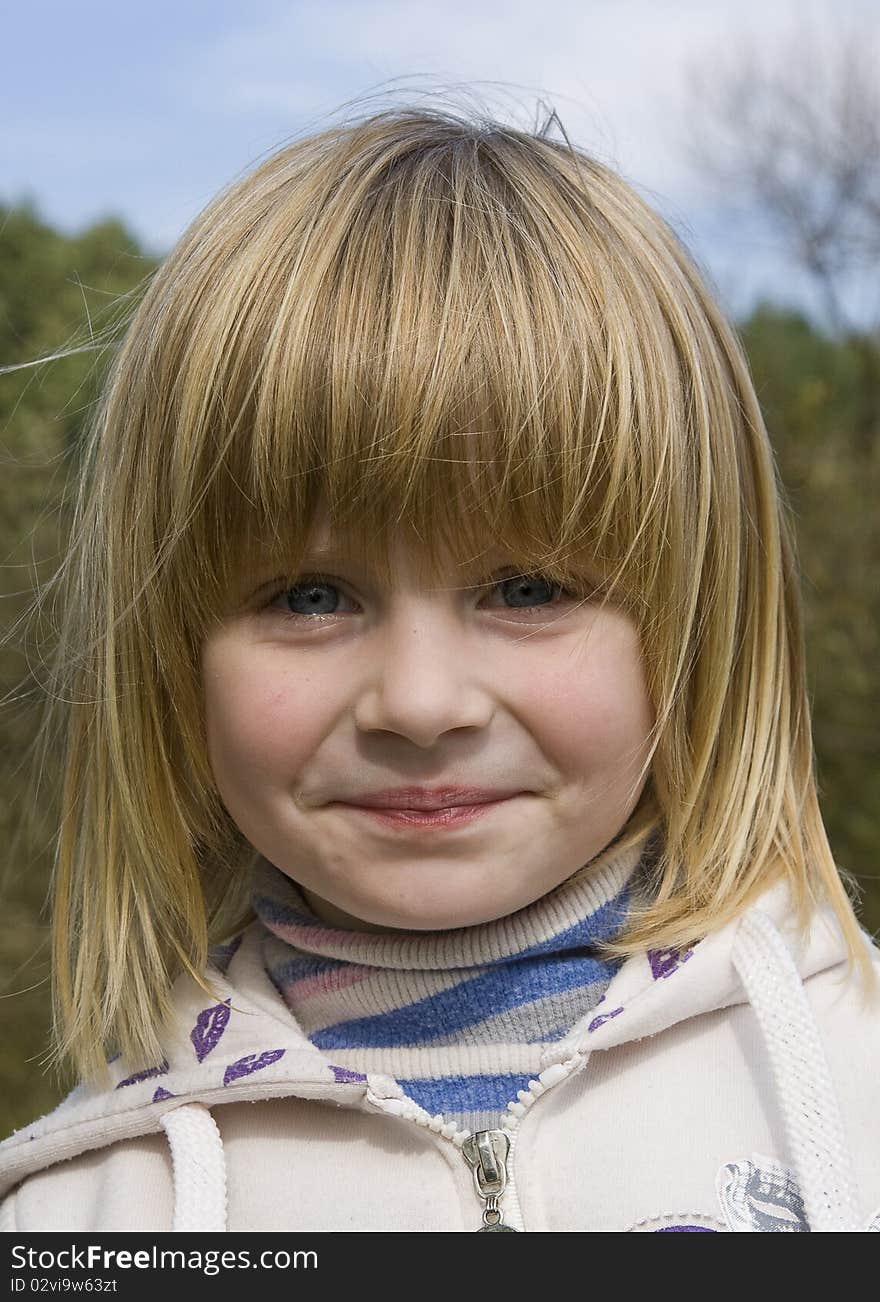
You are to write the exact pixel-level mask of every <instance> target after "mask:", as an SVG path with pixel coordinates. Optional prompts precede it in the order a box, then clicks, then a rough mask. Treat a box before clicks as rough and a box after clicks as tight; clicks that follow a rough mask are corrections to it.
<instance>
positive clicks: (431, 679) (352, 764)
mask: <svg viewBox="0 0 880 1302" xmlns="http://www.w3.org/2000/svg"><path fill="white" fill-rule="evenodd" d="M330 541H331V540H330V538H329V537H328V535H327V533H326V531H323V532H322V531H318V532H317V534H316V535H315V536H313V542H314V544H315V545H314V547H313V548H312V549H311V550H310V552H309V555H308V557H307V561H306V564H304V565H303V567H302V569H301V571H300V573H299V575H298V576H297V578H296V583H295V586H293V587H292V586H291V584H290V582H289V581H284V582H283V583H280V584H275V585H272V586H270V587H269V589H268V590H267V591H266V590H264V591H262V592H255V591H252V592H250V593H247V594H245V597H246V605H245V606H244V608H243V609H237V610H236V612H235V613H234V614H231V615H230V616H229V617H228V618H226V619H225V620H224V621H223V623H222V624H220V625H218V626H217V627H216V628H215V629H214V631H213V632H212V633H211V635H210V636H209V637H208V638H207V639H206V641H205V643H204V646H203V655H202V672H203V685H204V698H205V715H206V727H207V739H208V751H209V757H210V762H211V766H212V770H213V773H214V777H215V780H216V783H217V787H218V790H219V792H220V796H221V798H222V800H223V802H224V804H225V806H226V809H227V810H228V812H229V814H230V815H231V817H232V818H233V819H234V821H235V823H236V824H237V825H238V827H239V829H240V830H241V831H242V833H243V834H244V835H245V837H246V838H247V840H248V841H249V842H250V843H251V844H252V845H253V846H254V848H255V849H257V850H259V851H260V853H261V854H262V855H263V856H264V857H265V858H266V859H268V860H269V861H270V862H271V863H273V864H275V865H276V866H277V867H278V868H280V869H281V870H282V872H284V873H286V874H287V875H288V876H289V877H290V878H292V879H293V880H294V881H295V882H297V883H298V884H299V886H300V887H301V888H302V890H303V891H304V893H305V896H306V899H307V900H308V902H309V904H310V905H311V907H312V908H313V910H314V911H315V912H316V913H317V914H318V915H319V916H320V917H321V918H323V919H324V920H325V921H327V922H329V923H331V924H333V925H335V926H342V927H350V928H356V929H369V930H377V929H382V928H406V929H415V930H431V929H443V928H451V927H466V926H472V925H474V924H477V923H483V922H488V921H491V920H492V919H494V918H499V917H502V916H505V915H507V914H509V913H513V912H514V911H515V910H517V909H521V908H523V907H524V906H526V905H527V904H530V903H532V901H534V900H536V899H538V898H539V897H540V896H542V895H545V894H546V893H547V892H548V891H550V890H552V889H553V888H554V887H555V886H558V885H559V884H560V883H561V882H563V881H564V880H565V879H566V878H567V877H570V876H571V875H572V873H574V872H575V871H576V870H577V869H578V868H580V867H581V866H582V865H583V864H584V863H586V862H587V861H589V860H590V859H592V858H594V857H595V856H596V855H597V854H599V853H600V852H601V851H602V850H603V849H604V848H605V846H606V845H608V844H609V842H610V841H612V840H613V839H614V837H615V836H616V835H617V834H618V832H619V831H620V830H621V828H622V827H623V825H624V824H625V823H626V820H627V819H628V817H629V815H630V814H631V813H632V811H633V809H634V808H635V806H636V804H637V803H638V799H639V795H640V794H641V791H642V787H643V786H644V780H642V781H641V782H638V781H637V779H638V775H639V772H640V769H641V767H642V765H643V764H644V763H645V761H646V759H647V757H648V754H649V738H648V734H649V730H650V729H651V726H652V724H653V721H654V716H653V711H652V708H651V705H650V702H649V700H648V697H647V693H646V687H645V680H644V676H643V669H642V662H641V656H640V649H639V642H638V635H637V630H636V627H635V625H634V623H633V622H632V621H631V620H630V618H629V617H628V616H626V615H624V614H623V613H622V612H621V611H620V610H618V609H616V608H614V607H612V606H609V607H607V608H606V609H605V610H600V609H599V605H598V602H597V601H592V602H591V600H590V597H589V592H590V583H589V575H586V574H585V581H584V587H583V590H582V592H580V593H578V594H576V595H574V596H569V595H567V594H566V593H564V592H563V591H562V590H561V589H560V588H558V587H556V586H554V585H553V584H552V583H551V582H550V580H548V579H546V578H544V577H543V576H541V575H539V574H533V575H529V576H528V577H527V578H523V577H522V576H521V575H520V576H519V577H517V574H518V571H517V569H516V566H515V564H513V563H512V561H511V558H510V557H507V556H505V555H503V554H501V553H500V552H499V553H497V554H493V555H491V556H489V557H488V558H484V561H483V562H482V563H481V568H480V570H479V571H476V570H475V571H474V573H473V574H469V575H467V576H465V577H463V573H462V571H461V570H455V569H452V570H450V572H449V574H448V581H447V580H446V579H445V578H444V582H443V584H442V586H441V587H439V588H438V587H437V586H434V587H428V586H424V585H423V584H422V582H421V580H420V579H419V577H418V575H417V565H416V559H417V558H416V553H415V551H414V550H413V549H412V548H411V547H410V546H409V545H408V544H407V543H405V542H404V541H403V540H402V539H401V538H399V537H398V538H397V539H396V540H395V541H396V545H395V549H394V557H395V572H394V582H393V585H392V586H391V587H390V588H384V587H382V586H381V585H380V584H379V581H378V578H377V576H375V575H373V574H371V573H368V572H366V571H365V568H364V565H363V563H362V561H361V560H359V558H358V556H356V555H351V554H347V553H346V552H345V551H344V550H343V551H342V553H341V554H340V551H339V549H338V548H334V549H333V551H332V552H330V551H329V548H328V549H327V554H324V555H322V554H321V549H322V547H327V545H328V544H329V543H330ZM257 581H258V580H257ZM478 584H479V585H484V586H477V585H478ZM279 588H283V589H284V591H281V592H279V591H278V589H279ZM403 787H409V788H412V787H420V788H429V789H431V788H433V789H435V801H436V789H437V788H441V787H442V788H450V787H451V788H456V787H458V788H482V789H483V790H484V793H491V792H495V793H497V794H498V795H499V796H504V797H507V798H505V799H498V800H496V801H495V802H493V803H488V804H486V805H485V807H484V808H483V811H482V813H481V814H479V815H478V816H477V815H475V814H473V813H472V812H469V810H468V809H465V810H464V813H463V814H462V811H461V806H468V805H470V810H471V811H472V809H473V805H472V803H471V802H473V800H474V798H475V797H474V794H473V792H471V793H467V792H465V793H463V794H462V793H459V794H458V795H456V794H455V793H450V792H448V791H447V792H446V793H444V794H445V796H446V801H445V803H449V802H450V801H452V802H456V803H457V804H458V805H459V807H460V808H459V811H458V812H457V813H453V814H452V815H449V814H447V815H445V816H444V815H437V814H434V815H431V814H424V813H423V814H422V815H421V816H419V815H418V814H409V815H407V814H406V813H403V814H401V813H400V812H399V811H398V813H397V814H396V815H389V814H388V813H387V811H386V813H385V814H384V815H383V814H378V813H376V812H375V811H374V812H371V813H370V812H366V811H365V809H364V808H363V807H358V802H359V800H361V799H363V798H364V797H365V796H367V795H370V794H372V793H377V792H387V791H388V790H389V789H394V788H403ZM411 794H412V793H410V795H409V796H406V795H405V796H404V797H403V798H402V803H403V804H406V802H407V799H410V797H411ZM429 799H430V793H429ZM444 818H445V820H446V821H443V820H444Z"/></svg>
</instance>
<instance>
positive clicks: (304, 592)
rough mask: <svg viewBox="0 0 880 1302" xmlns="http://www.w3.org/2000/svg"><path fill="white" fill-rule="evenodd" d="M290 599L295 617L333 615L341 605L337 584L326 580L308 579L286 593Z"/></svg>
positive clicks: (291, 609)
mask: <svg viewBox="0 0 880 1302" xmlns="http://www.w3.org/2000/svg"><path fill="white" fill-rule="evenodd" d="M284 595H285V596H286V598H288V599H289V604H290V611H292V613H293V615H333V613H335V612H336V608H337V607H338V604H340V596H338V589H337V587H336V585H335V583H328V582H325V581H324V579H320V578H312V579H306V582H305V583H297V585H296V586H294V587H289V589H286V591H285V592H284Z"/></svg>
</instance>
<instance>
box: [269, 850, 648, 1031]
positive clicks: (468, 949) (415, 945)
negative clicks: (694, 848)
mask: <svg viewBox="0 0 880 1302" xmlns="http://www.w3.org/2000/svg"><path fill="white" fill-rule="evenodd" d="M649 839H650V838H649V837H648V836H647V835H646V836H645V837H644V838H643V839H642V840H641V841H640V842H638V843H637V844H636V845H634V846H631V847H630V848H629V849H627V850H623V851H621V850H619V849H618V848H617V846H616V845H615V844H612V845H611V846H609V847H607V848H606V849H605V850H604V851H602V852H601V853H600V854H599V855H597V856H596V857H595V859H593V860H592V861H591V862H590V864H589V865H587V866H586V867H585V868H583V869H581V870H580V871H579V872H578V873H577V874H575V875H574V876H573V877H571V878H569V879H567V880H566V881H564V882H562V883H561V885H559V886H557V887H556V888H555V889H554V890H552V891H550V892H548V893H547V894H546V895H543V896H541V898H540V899H538V900H535V901H534V903H532V904H529V905H527V906H526V907H525V908H522V909H518V910H517V911H516V912H515V913H511V914H508V915H507V916H506V917H503V918H497V919H495V920H494V921H492V922H485V923H481V924H478V925H477V926H473V927H458V928H453V929H449V930H444V931H425V932H374V931H353V930H347V929H345V928H341V927H334V926H331V925H330V924H328V923H326V922H323V921H322V920H321V919H320V918H318V917H317V916H316V915H315V914H314V913H313V912H312V910H311V909H310V908H309V906H308V905H307V903H306V901H305V899H304V897H303V894H302V891H301V890H300V888H299V887H298V886H297V884H296V883H295V882H293V881H292V880H291V879H290V878H289V877H287V876H286V874H284V873H283V872H282V871H281V870H280V869H279V868H277V867H276V866H275V865H274V864H272V863H270V862H269V861H268V860H266V859H265V858H263V857H261V858H259V859H258V860H257V862H256V864H255V868H254V877H253V897H252V904H253V908H254V911H255V912H256V914H257V916H258V917H259V918H260V920H261V921H262V923H263V925H264V926H265V928H266V929H267V931H269V932H270V933H271V934H272V935H273V936H274V937H276V938H277V939H278V940H280V941H283V942H284V943H285V944H286V945H288V946H290V947H291V948H292V949H293V950H295V951H298V952H299V953H300V954H310V955H313V956H315V957H316V958H323V959H329V960H334V959H335V960H337V961H342V962H345V963H353V964H358V965H359V966H366V967H375V968H384V969H393V970H398V971H422V972H430V971H435V972H437V971H444V970H453V969H454V970H459V971H460V970H461V969H466V968H472V967H485V966H487V965H495V964H500V963H504V962H508V961H510V960H512V959H521V958H524V957H526V956H531V955H536V954H540V953H550V952H554V953H558V952H559V951H561V950H566V949H580V948H583V947H585V946H589V945H590V944H591V943H592V942H595V941H596V940H600V939H607V938H609V937H611V936H613V935H614V934H616V932H617V931H618V930H619V929H620V927H621V925H622V924H623V922H624V919H625V915H626V904H627V900H626V899H621V898H620V897H621V892H622V891H623V888H624V886H625V885H626V884H627V883H628V882H630V879H631V878H632V877H633V874H634V872H635V869H636V868H637V867H638V866H639V864H640V861H642V860H643V859H644V858H645V854H646V850H647V848H648V842H649ZM627 894H628V893H627ZM273 948H274V952H275V956H276V958H277V956H278V955H279V952H280V951H279V950H278V949H277V948H275V947H273ZM294 1011H295V1010H294Z"/></svg>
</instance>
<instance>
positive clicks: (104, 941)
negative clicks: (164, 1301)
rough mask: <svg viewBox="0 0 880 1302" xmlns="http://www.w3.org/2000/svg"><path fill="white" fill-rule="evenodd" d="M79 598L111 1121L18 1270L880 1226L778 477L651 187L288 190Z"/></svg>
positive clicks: (87, 998)
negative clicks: (400, 1244) (192, 1238)
mask: <svg viewBox="0 0 880 1302" xmlns="http://www.w3.org/2000/svg"><path fill="white" fill-rule="evenodd" d="M58 581H59V585H61V587H60V590H61V592H62V593H63V594H64V598H63V602H62V605H61V606H60V609H61V610H62V612H63V626H62V629H61V638H60V642H59V647H58V654H57V674H56V679H55V682H54V684H53V692H52V695H53V697H54V698H57V700H58V702H60V703H65V704H64V705H63V708H65V709H66V714H65V716H64V727H65V733H64V744H65V752H64V753H65V771H64V785H63V796H62V811H61V812H62V820H61V825H60V832H59V839H58V847H57V862H56V871H55V884H54V959H55V1000H56V1021H57V1043H56V1057H57V1059H58V1060H59V1061H63V1060H66V1061H68V1062H69V1063H72V1064H73V1065H74V1066H75V1068H76V1070H77V1072H78V1074H79V1078H80V1082H81V1083H80V1084H79V1085H78V1086H77V1088H76V1089H74V1090H73V1092H72V1093H71V1094H70V1095H69V1096H68V1097H67V1098H66V1099H65V1100H64V1102H63V1103H62V1104H61V1105H60V1106H59V1107H58V1108H56V1110H55V1111H54V1112H52V1113H51V1114H50V1115H48V1116H46V1117H43V1118H42V1119H40V1120H39V1121H36V1122H35V1123H34V1124H33V1125H30V1126H26V1127H25V1128H24V1129H23V1130H21V1131H19V1132H17V1133H16V1134H14V1135H13V1136H12V1137H10V1138H9V1139H8V1140H6V1141H5V1143H4V1144H3V1145H0V1158H2V1162H0V1168H2V1192H3V1193H5V1201H4V1202H3V1207H2V1217H3V1225H4V1226H5V1228H7V1229H9V1230H16V1231H28V1230H43V1231H45V1230H56V1231H57V1230H64V1231H94V1230H135V1229H136V1230H148V1231H154V1232H157V1231H165V1230H169V1229H173V1230H178V1231H181V1230H207V1231H215V1230H229V1231H236V1230H245V1231H267V1230H282V1229H283V1230H287V1231H290V1230H355V1231H390V1230H393V1231H401V1230H403V1231H412V1230H432V1231H434V1230H436V1231H456V1230H461V1231H480V1230H482V1231H507V1232H516V1231H519V1232H522V1231H526V1232H529V1231H541V1230H564V1231H583V1230H590V1231H592V1230H600V1231H609V1230H610V1231H623V1230H626V1231H630V1230H633V1231H634V1230H639V1231H641V1230H647V1231H653V1230H661V1231H669V1230H673V1231H726V1230H735V1231H739V1230H746V1231H748V1230H773V1231H800V1230H865V1229H869V1228H873V1229H875V1230H876V1229H880V1219H878V1217H877V1212H878V1208H880V1126H878V1124H877V1120H876V1113H875V1110H874V1108H873V1106H872V1093H873V1089H874V1081H875V1080H876V1078H877V1072H878V1068H880V1010H878V1001H877V984H876V975H877V970H878V967H880V956H878V953H877V951H876V950H875V949H874V948H873V947H872V945H871V942H870V938H869V937H868V936H867V935H866V934H865V933H864V932H863V931H862V930H861V929H860V927H859V924H858V922H857V920H856V917H855V915H854V913H853V910H852V907H851V904H850V902H849V896H848V893H847V890H846V889H845V887H844V884H843V882H842V880H841V875H840V873H839V872H838V869H837V867H836V865H835V863H834V859H833V856H832V852H831V849H830V847H829V844H828V841H827V838H826V834H825V831H824V828H823V824H822V820H821V817H820V812H819V807H818V803H817V797H816V789H815V783H814V777H813V755H812V743H811V731H810V721H809V714H808V698H807V691H806V683H805V668H804V649H803V637H802V625H801V611H800V605H799V595H798V579H797V569H796V562H795V554H794V548H793V544H792V535H791V529H790V525H789V524H788V521H787V517H786V514H785V510H784V508H783V499H782V495H781V491H780V486H779V483H778V480H777V476H776V471H775V467H774V462H773V456H772V451H771V448H770V445H769V442H768V439H767V435H766V432H765V429H764V426H763V424H762V420H761V415H760V412H759V409H758V404H757V401H756V398H755V394H754V391H753V389H752V386H751V383H750V380H749V375H748V371H747V366H746V363H745V361H744V358H743V355H742V353H741V350H740V347H739V345H738V343H737V341H736V339H735V337H734V335H733V334H732V332H731V330H730V328H729V327H728V326H727V325H726V324H725V322H724V320H723V319H722V317H721V315H720V314H719V311H718V309H717V308H716V306H715V305H714V304H713V302H712V300H711V298H710V296H709V295H708V293H707V291H706V289H705V287H704V285H703V284H702V282H701V279H700V277H699V275H698V273H697V272H696V270H695V269H694V266H693V264H692V263H691V261H690V260H689V259H688V257H687V255H686V253H685V252H684V251H683V249H682V248H681V246H680V245H679V243H678V242H677V240H676V238H675V236H674V235H673V234H672V233H671V232H670V230H669V228H668V227H667V226H666V225H665V224H664V223H663V222H662V221H661V220H660V218H659V217H658V216H657V215H656V214H655V213H653V212H652V211H651V210H650V209H649V208H648V207H646V206H645V204H644V203H643V202H642V201H641V200H640V199H639V198H638V197H637V195H636V194H635V193H634V192H633V190H632V189H630V188H629V186H627V185H626V184H625V183H624V182H623V181H622V180H621V179H620V178H619V177H618V176H616V175H615V174H614V173H613V172H611V171H609V170H608V169H607V168H606V167H604V166H602V165H600V164H599V163H598V162H596V161H595V160H594V159H592V158H591V157H589V155H587V154H586V153H585V152H583V151H582V150H580V149H578V148H575V147H574V146H572V145H571V144H570V143H568V141H567V139H566V141H565V142H564V143H561V142H559V141H557V140H555V139H551V138H550V135H549V132H548V131H547V130H544V131H538V132H536V133H535V134H530V133H528V132H524V131H520V130H515V129H513V128H511V127H508V126H503V125H500V124H498V123H495V122H492V121H487V120H469V119H468V118H467V117H466V116H463V115H462V116H458V115H456V114H455V113H452V112H447V111H443V112H439V111H433V110H428V109H417V108H412V109H403V110H401V109H397V110H389V111H385V112H380V113H375V114H373V115H372V116H364V117H362V118H360V119H357V120H354V121H350V122H349V123H348V124H346V125H342V126H337V127H333V128H329V129H326V130H323V131H321V132H320V133H319V134H315V135H313V136H311V137H309V138H306V139H300V140H298V141H296V142H295V143H294V144H292V145H290V146H288V147H285V148H283V149H281V150H280V151H279V152H277V153H276V154H275V155H274V156H273V157H271V158H270V159H269V160H268V161H267V162H265V163H264V164H263V165H261V166H260V167H258V168H257V169H256V170H255V171H253V173H252V174H251V175H249V176H247V177H246V178H245V179H243V180H241V181H239V182H237V183H236V184H234V185H233V186H231V187H230V188H229V189H228V190H226V191H225V192H224V193H222V194H221V195H220V196H219V197H218V198H217V199H216V200H215V201H214V202H212V203H211V205H210V206H209V207H208V208H207V210H206V211H205V212H204V213H203V214H202V215H201V216H200V217H199V218H198V219H197V220H196V221H195V222H194V224H193V225H192V226H191V228H190V229H189V230H188V231H187V232H186V234H185V235H184V236H183V237H182V239H181V240H180V242H179V243H178V245H177V246H176V248H175V249H174V250H173V251H172V253H171V254H170V256H169V257H168V258H167V260H166V261H165V262H164V264H163V266H162V267H161V269H160V270H159V272H158V273H157V274H156V276H155V278H154V280H153V281H152V284H151V285H150V287H149V290H148V292H147V293H146V296H145V298H144V299H143V302H142V303H141V305H140V307H139V308H138V310H137V313H136V315H135V317H134V319H133V321H132V322H131V325H130V328H129V329H128V332H127V335H126V338H125V341H124V343H123V345H122V347H121V348H120V350H119V352H118V355H117V356H116V358H115V362H114V365H113V367H112V371H111V374H110V376H109V379H108V383H107V386H106V391H105V394H104V397H103V400H102V402H101V404H100V409H99V411H98V413H97V416H96V419H95V421H94V424H93V427H92V428H91V430H90V435H89V438H88V440H87V445H86V449H85V453H84V458H83V465H82V474H81V488H80V495H79V498H78V504H77V510H76V514H75V519H74V522H73V528H72V532H71V541H70V552H69V555H68V556H67V557H66V559H65V562H64V565H63V567H62V570H61V571H60V572H59V576H58ZM58 708H61V706H59V707H58ZM55 719H56V716H55V715H54V714H53V715H51V716H50V722H52V721H55ZM52 735H53V733H52V730H51V728H50V727H49V726H48V725H47V730H46V733H45V737H46V742H45V744H46V745H49V744H51V741H50V740H49V738H51V736H52ZM255 1104H257V1105H258V1106H254V1105H255Z"/></svg>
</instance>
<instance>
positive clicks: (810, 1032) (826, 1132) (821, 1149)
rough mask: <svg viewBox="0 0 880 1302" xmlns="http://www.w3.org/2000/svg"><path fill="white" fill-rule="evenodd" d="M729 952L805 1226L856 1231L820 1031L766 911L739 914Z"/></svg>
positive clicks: (851, 1183)
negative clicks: (772, 1085) (781, 1126)
mask: <svg viewBox="0 0 880 1302" xmlns="http://www.w3.org/2000/svg"><path fill="white" fill-rule="evenodd" d="M731 957H732V959H733V963H734V966H735V967H736V970H737V972H738V973H739V976H740V979H741V980H742V983H743V985H744V987H745V990H746V994H747V995H748V997H749V1000H750V1002H751V1005H752V1007H753V1009H754V1010H755V1016H756V1017H757V1019H758V1025H759V1026H760V1028H761V1032H762V1035H763V1037H764V1043H765V1046H766V1049H767V1056H768V1058H769V1059H770V1065H771V1068H772V1070H773V1076H774V1079H775V1081H776V1090H777V1094H778V1097H779V1100H780V1103H781V1107H782V1116H783V1120H784V1122H785V1128H786V1132H787V1137H788V1142H789V1144H790V1146H791V1156H792V1159H793V1161H794V1166H795V1172H794V1174H795V1176H796V1177H797V1180H798V1183H799V1185H800V1191H801V1197H802V1198H803V1202H804V1210H805V1211H806V1214H807V1220H808V1221H809V1225H810V1229H811V1230H837V1231H840V1230H845V1231H854V1230H861V1229H863V1226H862V1225H861V1224H860V1219H861V1218H860V1217H859V1213H858V1202H857V1198H856V1183H855V1177H854V1175H853V1170H852V1160H851V1157H850V1153H849V1148H848V1146H847V1143H846V1138H845V1133H844V1129H843V1121H842V1118H841V1115H840V1109H839V1107H838V1103H837V1096H836V1094H835V1092H834V1085H833V1083H832V1080H831V1072H830V1071H829V1068H828V1062H827V1060H826V1058H825V1053H824V1050H823V1048H822V1042H821V1040H820V1038H819V1031H818V1028H817V1026H816V1022H815V1019H814V1018H813V1014H812V1010H811V1009H810V1004H809V1000H808V999H807V995H806V992H805V991H804V987H803V983H802V981H801V978H800V975H799V973H798V970H797V967H796V966H795V963H794V959H793V958H792V956H791V953H790V952H789V949H788V946H787V945H786V944H785V941H784V940H783V939H782V937H781V936H780V934H779V932H778V931H777V930H776V927H775V926H774V925H773V923H772V922H771V920H770V918H768V917H767V915H766V913H762V912H761V911H760V910H759V909H751V910H750V911H749V912H748V913H746V914H745V916H744V917H743V919H742V921H741V923H740V925H739V927H738V929H737V933H736V938H735V940H734V943H733V949H732V954H731Z"/></svg>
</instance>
